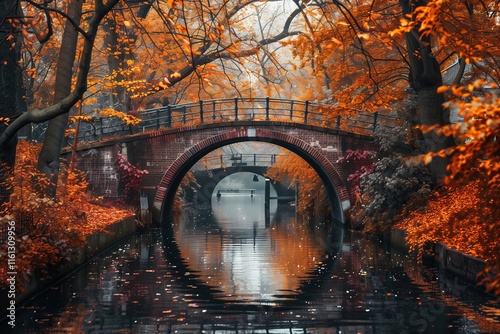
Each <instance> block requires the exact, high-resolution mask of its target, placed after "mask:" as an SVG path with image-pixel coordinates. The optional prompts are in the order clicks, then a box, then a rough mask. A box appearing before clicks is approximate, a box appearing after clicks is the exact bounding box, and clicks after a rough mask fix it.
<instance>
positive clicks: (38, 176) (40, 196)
mask: <svg viewBox="0 0 500 334" xmlns="http://www.w3.org/2000/svg"><path fill="white" fill-rule="evenodd" d="M39 151H40V145H35V144H30V143H28V142H25V141H21V142H19V144H18V148H17V156H16V159H17V163H16V166H15V168H14V172H13V174H12V176H11V177H10V178H9V179H8V184H7V185H6V186H7V187H9V188H10V189H11V190H12V195H11V197H10V201H9V202H7V203H5V204H4V205H3V206H2V207H1V208H0V223H1V233H5V231H6V226H7V224H8V222H9V221H14V222H15V233H16V271H17V273H18V275H19V277H23V278H25V279H27V278H29V276H30V275H32V274H33V273H34V272H39V273H40V274H41V277H42V278H43V277H45V276H47V275H48V273H49V270H50V269H51V268H52V267H54V266H58V265H59V264H61V263H64V262H67V261H70V259H71V257H72V255H74V254H76V253H77V252H78V250H79V249H80V248H82V247H84V246H85V243H86V237H87V236H88V235H91V234H94V233H97V232H101V231H104V230H105V228H106V227H107V226H109V225H111V224H114V223H116V222H117V221H120V220H122V219H124V218H126V217H128V216H130V215H131V213H130V212H129V211H126V210H117V209H115V208H111V207H103V206H101V205H98V204H97V199H96V198H94V197H92V196H91V195H90V194H88V193H87V186H88V183H87V181H86V180H85V175H84V174H83V173H81V172H79V171H67V172H66V175H67V178H66V183H65V184H62V183H61V184H59V185H58V193H59V194H60V195H59V197H58V198H56V199H54V198H48V197H45V195H44V189H45V188H46V187H47V186H48V185H49V183H50V181H49V180H48V179H47V178H46V177H45V175H44V174H42V173H40V172H39V171H38V170H37V167H36V165H37V164H36V162H37V157H38V153H39ZM2 240H3V239H2ZM5 241H6V240H3V242H2V244H0V259H1V260H2V262H6V261H4V260H5V257H6V255H7V252H6V246H7V245H6V244H7V243H6V242H5ZM6 275H7V270H6V266H3V267H1V268H0V282H2V283H1V284H6ZM19 283H20V284H19V285H18V287H19V289H21V290H22V288H23V287H22V281H20V282H19ZM1 284H0V286H1Z"/></svg>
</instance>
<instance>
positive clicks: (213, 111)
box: [212, 100, 216, 121]
mask: <svg viewBox="0 0 500 334" xmlns="http://www.w3.org/2000/svg"><path fill="white" fill-rule="evenodd" d="M215 105H216V102H215V100H212V107H213V109H212V120H214V121H215Z"/></svg>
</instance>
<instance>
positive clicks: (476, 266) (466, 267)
mask: <svg viewBox="0 0 500 334" xmlns="http://www.w3.org/2000/svg"><path fill="white" fill-rule="evenodd" d="M405 236H406V232H405V231H403V230H400V229H393V230H391V232H390V240H391V244H392V245H393V246H395V247H396V248H398V249H401V250H404V251H408V249H409V247H408V245H407V244H406V241H405ZM434 250H435V253H436V254H435V260H436V262H437V265H438V267H439V268H440V269H441V270H444V271H445V272H448V273H451V274H453V275H455V276H456V277H458V278H460V279H461V280H463V281H464V282H466V283H467V284H471V285H476V284H477V283H479V281H480V279H479V278H478V277H477V274H478V273H480V272H481V271H483V270H484V268H485V267H486V262H485V261H483V260H481V259H479V258H476V257H473V256H470V255H466V254H464V253H462V252H460V251H457V250H455V249H451V248H449V247H447V246H446V245H444V244H443V243H441V242H440V243H437V244H436V245H435V247H434Z"/></svg>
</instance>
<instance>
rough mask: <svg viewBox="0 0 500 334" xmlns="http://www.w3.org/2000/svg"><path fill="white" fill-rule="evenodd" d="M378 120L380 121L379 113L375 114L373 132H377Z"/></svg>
mask: <svg viewBox="0 0 500 334" xmlns="http://www.w3.org/2000/svg"><path fill="white" fill-rule="evenodd" d="M377 119H378V111H375V114H373V132H375V129H376V128H377Z"/></svg>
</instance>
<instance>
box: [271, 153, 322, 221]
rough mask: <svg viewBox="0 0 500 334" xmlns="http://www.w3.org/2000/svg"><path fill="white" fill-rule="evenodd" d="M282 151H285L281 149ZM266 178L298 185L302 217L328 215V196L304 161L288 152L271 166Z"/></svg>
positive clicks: (318, 178)
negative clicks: (320, 213)
mask: <svg viewBox="0 0 500 334" xmlns="http://www.w3.org/2000/svg"><path fill="white" fill-rule="evenodd" d="M281 150H285V149H284V148H281ZM265 176H266V177H269V178H270V179H272V180H274V181H278V182H282V183H285V184H286V183H289V184H290V186H293V185H294V183H295V182H297V183H298V186H299V187H298V188H299V196H298V207H297V208H296V210H297V213H298V214H299V215H301V216H302V217H311V216H314V214H315V212H322V213H324V214H327V213H328V210H329V208H330V206H329V203H328V195H327V193H326V189H325V187H324V185H323V181H322V180H321V179H320V177H319V175H318V174H317V173H316V171H315V170H314V169H313V168H312V167H311V165H309V163H307V162H306V161H305V160H304V159H302V158H301V157H299V156H298V155H296V154H293V153H291V152H289V151H288V150H286V152H285V153H284V154H280V155H279V156H278V159H277V161H276V163H275V164H274V165H272V166H270V167H269V168H268V170H267V173H266V174H265Z"/></svg>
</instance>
